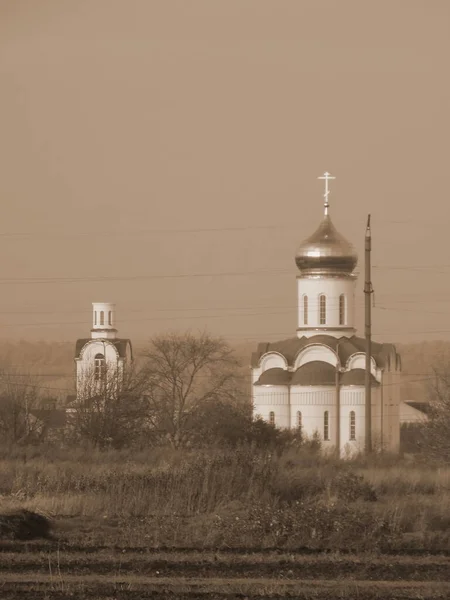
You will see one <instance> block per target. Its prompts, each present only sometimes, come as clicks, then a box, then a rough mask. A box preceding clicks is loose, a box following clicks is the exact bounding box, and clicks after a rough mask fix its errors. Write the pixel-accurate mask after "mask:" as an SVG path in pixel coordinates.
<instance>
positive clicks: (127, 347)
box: [75, 302, 133, 401]
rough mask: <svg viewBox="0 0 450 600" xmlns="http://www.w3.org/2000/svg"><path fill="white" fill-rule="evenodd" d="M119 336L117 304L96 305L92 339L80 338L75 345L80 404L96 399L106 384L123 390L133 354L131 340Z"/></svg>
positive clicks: (93, 311) (99, 303)
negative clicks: (126, 372)
mask: <svg viewBox="0 0 450 600" xmlns="http://www.w3.org/2000/svg"><path fill="white" fill-rule="evenodd" d="M117 333H118V331H117V329H116V306H115V304H112V303H110V302H93V303H92V329H91V337H90V338H81V339H78V340H77V342H76V346H75V365H76V399H77V401H79V400H82V399H83V398H89V397H92V396H93V395H94V394H95V393H96V392H100V390H103V389H104V388H105V385H106V386H108V385H110V389H112V387H113V386H115V387H116V388H117V389H119V387H120V381H121V379H122V376H123V374H124V370H125V368H126V367H127V365H130V364H131V362H132V360H133V351H132V346H131V341H130V340H129V339H125V338H119V337H118V335H117ZM117 384H119V385H117Z"/></svg>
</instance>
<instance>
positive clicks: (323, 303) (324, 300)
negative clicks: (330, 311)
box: [319, 294, 327, 325]
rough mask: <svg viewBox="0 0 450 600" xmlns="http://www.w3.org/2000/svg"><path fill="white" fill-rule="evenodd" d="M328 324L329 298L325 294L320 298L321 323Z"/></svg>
mask: <svg viewBox="0 0 450 600" xmlns="http://www.w3.org/2000/svg"><path fill="white" fill-rule="evenodd" d="M326 322H327V298H326V296H325V294H321V295H320V296H319V323H320V325H325V323H326Z"/></svg>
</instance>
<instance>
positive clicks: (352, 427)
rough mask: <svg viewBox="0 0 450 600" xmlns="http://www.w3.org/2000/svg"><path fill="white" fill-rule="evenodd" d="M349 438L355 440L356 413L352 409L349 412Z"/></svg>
mask: <svg viewBox="0 0 450 600" xmlns="http://www.w3.org/2000/svg"><path fill="white" fill-rule="evenodd" d="M349 440H350V441H351V442H354V441H356V413H355V411H354V410H351V411H350V413H349Z"/></svg>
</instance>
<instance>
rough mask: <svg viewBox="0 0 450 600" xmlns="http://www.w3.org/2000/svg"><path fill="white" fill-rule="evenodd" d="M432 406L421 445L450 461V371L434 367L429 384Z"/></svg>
mask: <svg viewBox="0 0 450 600" xmlns="http://www.w3.org/2000/svg"><path fill="white" fill-rule="evenodd" d="M429 394H430V407H429V413H428V421H427V422H426V423H425V424H424V426H423V429H422V432H421V436H420V445H421V446H422V447H423V449H424V450H425V451H426V453H427V454H429V455H430V456H432V457H433V458H435V459H437V460H439V461H445V462H449V461H450V371H449V369H448V368H441V369H434V378H433V380H432V382H431V384H430V386H429Z"/></svg>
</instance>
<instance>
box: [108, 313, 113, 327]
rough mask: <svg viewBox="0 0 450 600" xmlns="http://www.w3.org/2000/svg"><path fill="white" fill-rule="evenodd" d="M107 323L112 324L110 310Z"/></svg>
mask: <svg viewBox="0 0 450 600" xmlns="http://www.w3.org/2000/svg"><path fill="white" fill-rule="evenodd" d="M108 325H112V312H111V311H109V313H108Z"/></svg>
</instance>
